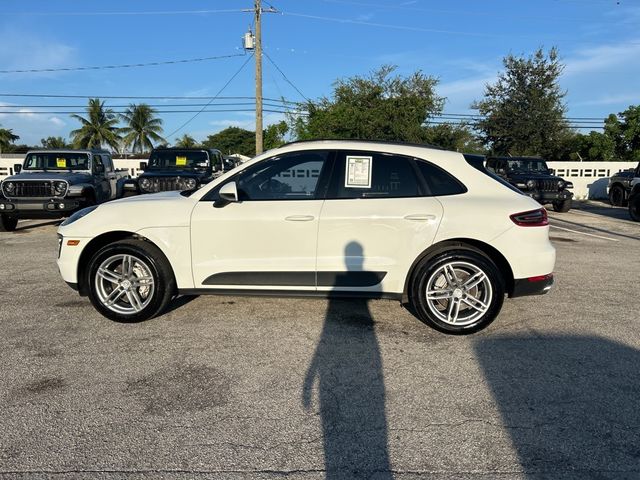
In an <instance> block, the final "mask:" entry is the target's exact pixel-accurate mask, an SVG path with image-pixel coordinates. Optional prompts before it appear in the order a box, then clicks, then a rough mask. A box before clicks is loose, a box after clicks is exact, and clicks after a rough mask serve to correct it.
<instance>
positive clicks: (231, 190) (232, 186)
mask: <svg viewBox="0 0 640 480" xmlns="http://www.w3.org/2000/svg"><path fill="white" fill-rule="evenodd" d="M219 195H220V199H221V200H224V201H225V202H228V203H231V202H237V201H238V187H237V186H236V182H229V183H227V184H226V185H224V186H223V187H222V188H221V189H220V192H219Z"/></svg>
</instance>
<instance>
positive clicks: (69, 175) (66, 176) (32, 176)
mask: <svg viewBox="0 0 640 480" xmlns="http://www.w3.org/2000/svg"><path fill="white" fill-rule="evenodd" d="M23 180H52V181H56V180H66V181H67V182H69V184H70V185H76V184H78V183H85V182H91V181H92V180H93V177H92V176H91V174H90V173H89V172H69V171H66V172H41V171H38V172H21V173H19V174H17V175H12V176H10V177H7V178H5V181H14V182H21V181H23Z"/></svg>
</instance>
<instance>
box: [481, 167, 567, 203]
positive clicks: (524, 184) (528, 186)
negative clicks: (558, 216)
mask: <svg viewBox="0 0 640 480" xmlns="http://www.w3.org/2000/svg"><path fill="white" fill-rule="evenodd" d="M487 169H488V170H489V171H491V172H494V173H495V174H496V175H498V176H500V177H502V178H504V179H505V180H506V181H508V182H509V183H510V184H511V185H513V186H514V187H517V188H519V189H520V190H521V191H522V192H523V193H524V194H525V195H529V196H530V197H531V198H533V199H534V200H537V201H538V202H539V203H541V204H543V205H544V204H548V203H550V204H552V205H553V209H554V210H555V211H556V212H568V211H569V210H570V209H571V198H572V197H573V193H571V192H570V191H569V190H567V189H568V188H573V183H571V182H567V181H565V180H564V179H562V178H560V177H556V176H555V175H552V174H551V171H550V170H549V167H547V163H546V162H545V161H544V160H543V159H542V158H536V157H489V158H488V159H487Z"/></svg>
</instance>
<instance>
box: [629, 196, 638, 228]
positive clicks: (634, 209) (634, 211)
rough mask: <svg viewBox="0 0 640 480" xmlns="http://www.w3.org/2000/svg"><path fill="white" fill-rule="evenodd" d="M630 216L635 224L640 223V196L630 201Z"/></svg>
mask: <svg viewBox="0 0 640 480" xmlns="http://www.w3.org/2000/svg"><path fill="white" fill-rule="evenodd" d="M629 216H630V217H631V220H633V221H634V222H640V195H636V196H634V197H632V198H630V199H629Z"/></svg>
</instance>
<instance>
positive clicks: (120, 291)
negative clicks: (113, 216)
mask: <svg viewBox="0 0 640 480" xmlns="http://www.w3.org/2000/svg"><path fill="white" fill-rule="evenodd" d="M87 281H88V289H87V290H88V292H89V298H90V300H91V303H92V304H93V306H94V307H95V308H96V309H97V310H98V311H99V312H100V313H101V314H102V315H104V316H105V317H107V318H110V319H111V320H115V321H117V322H138V321H142V320H147V319H149V318H152V317H154V316H156V315H158V314H159V313H161V312H162V311H163V310H164V309H165V308H166V306H167V304H168V303H169V301H170V300H171V297H172V296H173V294H174V292H175V280H174V276H173V272H172V270H171V266H170V265H169V262H168V261H167V259H166V258H165V256H164V254H163V253H162V252H161V251H160V250H159V249H158V248H157V247H156V246H155V245H152V244H150V243H149V242H145V241H143V240H122V241H119V242H115V243H112V244H109V245H107V246H105V247H103V248H102V249H101V250H99V251H98V252H97V253H96V254H95V255H94V256H93V258H92V259H91V261H90V263H89V274H88V276H87Z"/></svg>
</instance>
